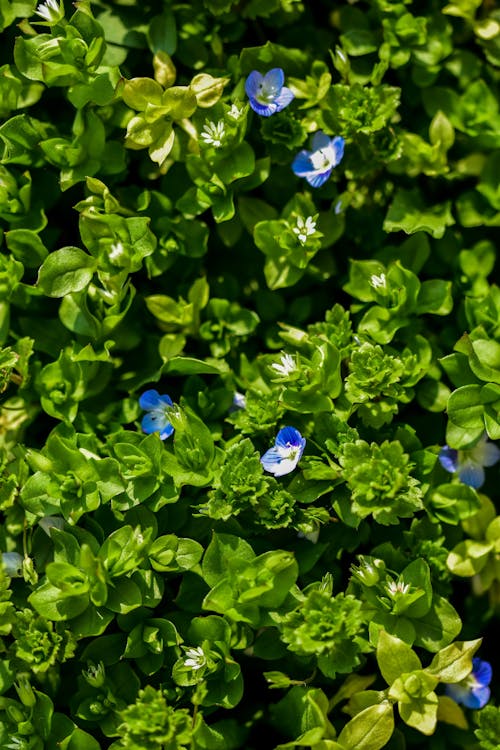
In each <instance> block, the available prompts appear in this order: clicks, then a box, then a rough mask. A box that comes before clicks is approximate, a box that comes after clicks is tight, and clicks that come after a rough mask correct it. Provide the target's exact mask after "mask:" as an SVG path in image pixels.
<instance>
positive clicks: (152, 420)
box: [141, 410, 169, 435]
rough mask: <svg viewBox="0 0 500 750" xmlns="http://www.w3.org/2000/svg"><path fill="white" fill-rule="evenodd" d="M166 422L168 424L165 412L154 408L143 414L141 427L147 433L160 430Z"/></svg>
mask: <svg viewBox="0 0 500 750" xmlns="http://www.w3.org/2000/svg"><path fill="white" fill-rule="evenodd" d="M167 424H169V422H168V419H167V418H166V416H165V414H162V413H161V412H160V411H158V410H155V411H150V412H148V413H147V414H145V415H144V416H143V418H142V422H141V428H142V431H143V432H145V433H146V435H149V434H150V433H152V432H161V431H162V430H163V429H164V428H165V427H166V425H167Z"/></svg>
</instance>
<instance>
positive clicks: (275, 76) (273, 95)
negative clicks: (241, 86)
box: [245, 68, 294, 117]
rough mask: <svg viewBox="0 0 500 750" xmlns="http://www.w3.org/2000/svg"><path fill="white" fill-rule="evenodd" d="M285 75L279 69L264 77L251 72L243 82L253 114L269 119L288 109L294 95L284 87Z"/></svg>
mask: <svg viewBox="0 0 500 750" xmlns="http://www.w3.org/2000/svg"><path fill="white" fill-rule="evenodd" d="M284 82H285V74H284V72H283V70H282V69H281V68H273V69H272V70H269V71H268V72H267V73H266V74H265V75H262V73H259V71H258V70H252V72H251V73H250V75H249V76H248V78H247V80H246V81H245V91H246V94H247V96H248V99H249V100H250V106H251V108H252V109H253V111H254V112H257V114H258V115H261V116H262V117H270V115H274V113H275V112H281V110H282V109H285V107H288V105H289V104H290V102H291V101H292V99H293V98H294V94H293V93H292V92H291V91H290V89H288V88H287V87H286V86H283V84H284Z"/></svg>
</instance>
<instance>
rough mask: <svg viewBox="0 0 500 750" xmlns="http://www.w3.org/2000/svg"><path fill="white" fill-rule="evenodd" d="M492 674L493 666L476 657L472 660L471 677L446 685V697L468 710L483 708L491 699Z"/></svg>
mask: <svg viewBox="0 0 500 750" xmlns="http://www.w3.org/2000/svg"><path fill="white" fill-rule="evenodd" d="M492 674H493V670H492V669H491V664H490V663H489V662H487V661H482V659H478V658H477V657H476V658H475V659H473V660H472V672H471V673H470V675H468V676H467V677H466V678H465V679H464V680H462V681H461V682H457V683H456V684H454V685H446V687H445V691H446V695H448V696H449V697H450V698H453V700H454V701H455V703H461V704H462V706H466V707H467V708H482V707H483V706H485V705H486V704H487V703H488V701H489V699H490V692H491V691H490V688H489V687H488V685H489V684H490V682H491V677H492Z"/></svg>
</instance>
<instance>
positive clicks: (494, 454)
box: [481, 443, 500, 466]
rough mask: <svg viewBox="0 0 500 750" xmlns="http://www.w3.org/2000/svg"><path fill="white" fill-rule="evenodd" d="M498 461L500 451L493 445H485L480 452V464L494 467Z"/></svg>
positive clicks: (499, 459)
mask: <svg viewBox="0 0 500 750" xmlns="http://www.w3.org/2000/svg"><path fill="white" fill-rule="evenodd" d="M497 461H500V450H499V448H498V447H497V446H496V445H495V444H494V443H485V444H484V445H483V447H482V450H481V463H482V464H483V466H494V464H496V463H497Z"/></svg>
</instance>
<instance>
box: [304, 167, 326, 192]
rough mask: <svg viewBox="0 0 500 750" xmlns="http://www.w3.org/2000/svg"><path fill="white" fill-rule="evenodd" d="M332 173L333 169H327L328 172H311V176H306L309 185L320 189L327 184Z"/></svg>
mask: <svg viewBox="0 0 500 750" xmlns="http://www.w3.org/2000/svg"><path fill="white" fill-rule="evenodd" d="M331 173H332V169H327V170H326V172H311V173H310V174H306V175H304V177H305V178H306V180H307V182H308V183H309V185H310V186H311V187H313V188H319V187H321V186H322V185H324V184H325V182H326V181H327V180H328V178H329V177H330V175H331Z"/></svg>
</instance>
